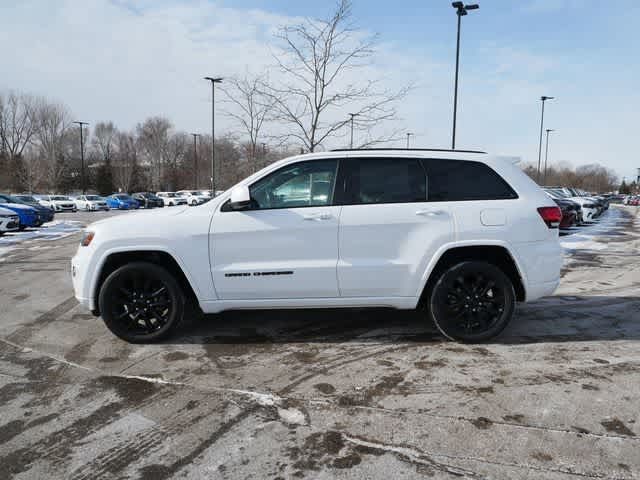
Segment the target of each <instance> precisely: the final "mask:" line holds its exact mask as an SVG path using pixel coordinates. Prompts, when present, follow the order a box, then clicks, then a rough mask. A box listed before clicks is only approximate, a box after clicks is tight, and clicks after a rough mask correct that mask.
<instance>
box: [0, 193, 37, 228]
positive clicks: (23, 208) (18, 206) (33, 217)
mask: <svg viewBox="0 0 640 480" xmlns="http://www.w3.org/2000/svg"><path fill="white" fill-rule="evenodd" d="M0 207H2V208H7V209H9V210H12V211H14V212H16V213H17V214H18V218H20V230H24V229H25V228H27V227H39V226H40V225H42V221H41V220H40V216H39V215H38V211H37V210H36V209H35V208H33V207H30V206H28V205H24V204H22V203H12V202H7V201H6V200H5V199H4V198H2V197H0Z"/></svg>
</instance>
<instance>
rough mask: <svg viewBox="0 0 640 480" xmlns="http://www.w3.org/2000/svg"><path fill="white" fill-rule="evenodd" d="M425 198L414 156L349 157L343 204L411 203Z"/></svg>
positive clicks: (423, 179) (423, 178)
mask: <svg viewBox="0 0 640 480" xmlns="http://www.w3.org/2000/svg"><path fill="white" fill-rule="evenodd" d="M426 200H427V179H426V176H425V173H424V169H423V168H422V165H421V164H420V160H418V159H415V158H362V159H351V160H349V167H348V173H347V177H346V192H345V202H344V203H346V204H347V205H358V204H371V203H414V202H425V201H426Z"/></svg>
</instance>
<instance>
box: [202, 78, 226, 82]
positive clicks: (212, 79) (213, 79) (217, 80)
mask: <svg viewBox="0 0 640 480" xmlns="http://www.w3.org/2000/svg"><path fill="white" fill-rule="evenodd" d="M204 79H205V80H209V81H210V82H212V83H222V77H204Z"/></svg>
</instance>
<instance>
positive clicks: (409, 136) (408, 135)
mask: <svg viewBox="0 0 640 480" xmlns="http://www.w3.org/2000/svg"><path fill="white" fill-rule="evenodd" d="M411 135H413V133H411V132H407V150H409V139H410V138H411Z"/></svg>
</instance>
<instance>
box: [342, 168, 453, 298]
mask: <svg viewBox="0 0 640 480" xmlns="http://www.w3.org/2000/svg"><path fill="white" fill-rule="evenodd" d="M344 173H345V175H344V198H343V199H342V203H343V204H344V206H343V208H342V212H341V215H340V233H339V251H340V256H339V260H338V285H339V288H340V293H341V295H342V296H343V297H413V296H416V295H417V294H418V288H419V285H420V280H421V278H422V275H423V273H424V272H425V270H426V267H427V264H428V262H429V260H430V259H431V258H432V256H433V255H434V254H435V252H436V250H437V249H438V247H440V246H441V245H443V244H444V243H446V242H448V241H450V240H452V239H453V235H454V232H453V222H452V218H451V213H450V211H449V209H448V207H447V206H446V205H445V204H437V205H433V204H430V203H428V202H427V189H428V185H427V177H426V174H425V170H424V167H423V165H422V163H421V162H420V159H419V158H411V157H397V158H350V159H348V161H347V162H346V168H345V170H344Z"/></svg>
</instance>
